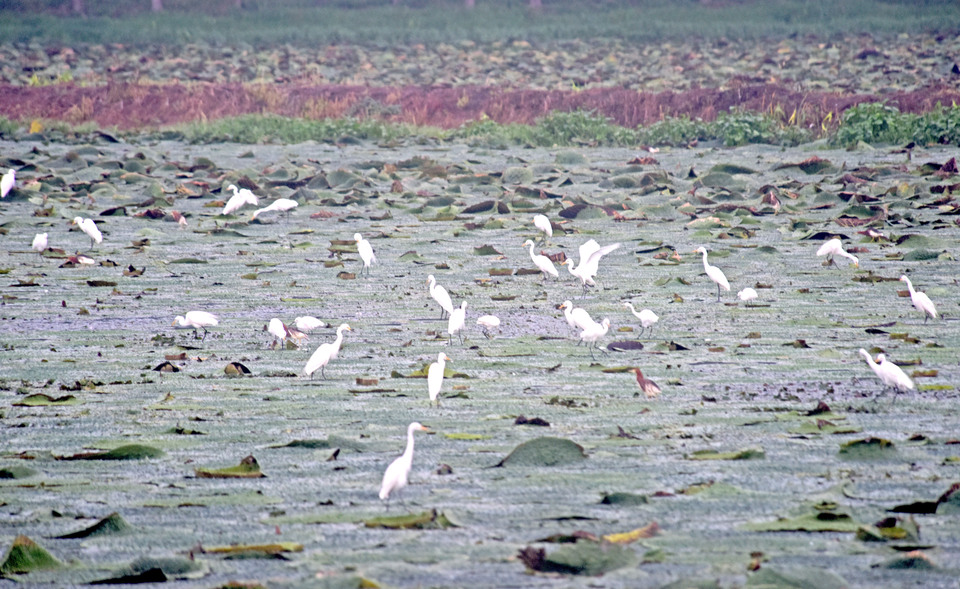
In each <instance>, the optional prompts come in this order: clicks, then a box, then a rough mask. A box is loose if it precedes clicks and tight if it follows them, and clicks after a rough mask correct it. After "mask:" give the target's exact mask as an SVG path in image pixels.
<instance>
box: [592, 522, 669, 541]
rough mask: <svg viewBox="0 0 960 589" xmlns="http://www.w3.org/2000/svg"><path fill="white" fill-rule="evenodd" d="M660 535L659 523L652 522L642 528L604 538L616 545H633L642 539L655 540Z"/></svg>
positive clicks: (608, 535)
mask: <svg viewBox="0 0 960 589" xmlns="http://www.w3.org/2000/svg"><path fill="white" fill-rule="evenodd" d="M659 533H660V526H659V524H657V522H651V523H649V524H647V525H645V526H643V527H642V528H637V529H635V530H630V531H629V532H622V533H620V534H607V535H605V536H604V537H603V539H604V540H606V541H607V542H613V543H614V544H631V543H633V542H636V541H637V540H639V539H641V538H653V537H654V536H656V535H657V534H659Z"/></svg>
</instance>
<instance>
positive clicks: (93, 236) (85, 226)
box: [73, 217, 103, 249]
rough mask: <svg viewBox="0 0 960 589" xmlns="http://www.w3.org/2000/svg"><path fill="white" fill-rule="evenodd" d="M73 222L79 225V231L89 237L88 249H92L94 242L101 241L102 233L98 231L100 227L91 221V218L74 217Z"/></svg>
mask: <svg viewBox="0 0 960 589" xmlns="http://www.w3.org/2000/svg"><path fill="white" fill-rule="evenodd" d="M73 224H74V225H76V226H78V227H80V231H83V232H84V233H86V234H87V237H89V238H90V249H93V244H94V243H101V242H102V241H103V234H102V233H100V229H98V228H97V224H96V223H94V222H93V219H84V218H83V217H74V218H73Z"/></svg>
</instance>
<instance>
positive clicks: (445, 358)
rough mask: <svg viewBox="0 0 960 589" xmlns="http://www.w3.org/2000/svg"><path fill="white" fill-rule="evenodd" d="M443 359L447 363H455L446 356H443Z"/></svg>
mask: <svg viewBox="0 0 960 589" xmlns="http://www.w3.org/2000/svg"><path fill="white" fill-rule="evenodd" d="M443 359H444V360H446V361H447V362H453V360H451V359H450V356H447V355H446V354H444V355H443Z"/></svg>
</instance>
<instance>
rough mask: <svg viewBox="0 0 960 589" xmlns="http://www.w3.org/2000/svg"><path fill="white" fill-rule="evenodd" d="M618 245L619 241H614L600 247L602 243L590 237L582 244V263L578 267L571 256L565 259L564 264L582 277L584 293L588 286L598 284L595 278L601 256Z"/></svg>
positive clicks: (578, 276)
mask: <svg viewBox="0 0 960 589" xmlns="http://www.w3.org/2000/svg"><path fill="white" fill-rule="evenodd" d="M618 247H620V244H619V243H612V244H610V245H605V246H603V247H600V244H599V243H597V242H596V240H593V239H590V240H588V241H587V242H586V243H584V244H582V245H581V246H580V263H579V264H578V265H577V267H576V268H574V267H573V260H571V259H569V258H567V259H566V260H564V261H563V264H562V265H563V266H567V269H568V270H570V274H572V275H574V276H576V277H577V278H579V279H580V283H581V284H582V285H583V293H584V294H586V293H587V287H588V286H596V285H597V283H596V282H595V281H594V278H595V277H596V275H597V271H598V270H599V269H600V258H602V257H603V256H605V255H607V254H609V253H610V252H612V251H613V250H615V249H617V248H618Z"/></svg>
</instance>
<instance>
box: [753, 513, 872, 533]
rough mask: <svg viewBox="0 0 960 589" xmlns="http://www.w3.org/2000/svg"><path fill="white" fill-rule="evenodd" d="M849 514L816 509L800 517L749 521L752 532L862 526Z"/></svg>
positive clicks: (851, 529) (837, 529) (852, 529)
mask: <svg viewBox="0 0 960 589" xmlns="http://www.w3.org/2000/svg"><path fill="white" fill-rule="evenodd" d="M860 525H861V524H860V523H859V522H857V521H855V520H854V519H853V518H852V517H851V516H850V515H849V514H847V513H843V512H840V511H835V510H833V511H815V512H813V513H808V514H805V515H801V516H799V517H792V518H781V519H778V520H775V521H772V522H756V523H748V524H745V525H744V526H743V529H745V530H748V531H750V532H849V533H855V532H856V531H857V529H858V528H859V527H860Z"/></svg>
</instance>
